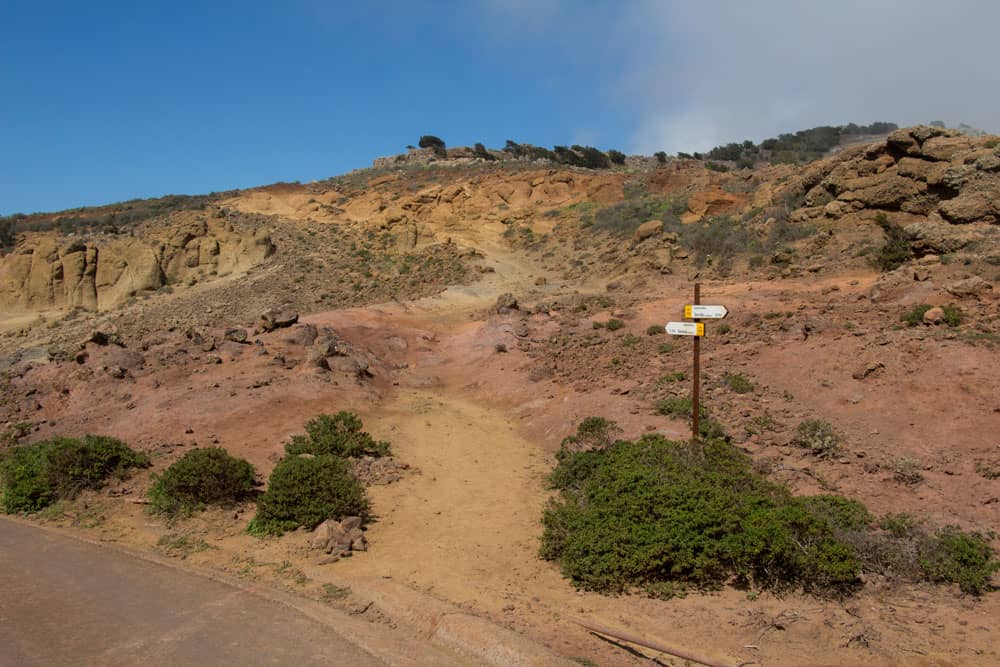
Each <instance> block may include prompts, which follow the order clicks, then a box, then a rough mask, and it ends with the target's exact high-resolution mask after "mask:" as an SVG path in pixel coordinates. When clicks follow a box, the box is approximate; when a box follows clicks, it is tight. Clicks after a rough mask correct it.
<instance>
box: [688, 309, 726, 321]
mask: <svg viewBox="0 0 1000 667" xmlns="http://www.w3.org/2000/svg"><path fill="white" fill-rule="evenodd" d="M728 314H729V310H728V309H727V308H726V307H725V306H702V305H695V306H684V317H689V318H691V319H692V320H721V319H722V318H723V317H725V316H726V315H728Z"/></svg>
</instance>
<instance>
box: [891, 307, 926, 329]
mask: <svg viewBox="0 0 1000 667" xmlns="http://www.w3.org/2000/svg"><path fill="white" fill-rule="evenodd" d="M931 308H933V306H931V305H930V304H928V303H920V304H917V305H916V306H914V307H913V308H911V309H910V310H908V311H906V312H905V313H903V314H902V315H900V316H899V321H900V322H905V323H906V326H908V327H915V326H917V325H918V324H923V322H924V313H926V312H927V311H928V310H930V309H931Z"/></svg>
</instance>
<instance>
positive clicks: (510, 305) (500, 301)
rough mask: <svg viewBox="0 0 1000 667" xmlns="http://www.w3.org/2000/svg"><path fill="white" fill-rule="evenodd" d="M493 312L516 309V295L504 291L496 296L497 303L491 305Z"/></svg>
mask: <svg viewBox="0 0 1000 667" xmlns="http://www.w3.org/2000/svg"><path fill="white" fill-rule="evenodd" d="M493 310H494V312H497V313H506V312H507V311H510V310H517V297H515V296H514V295H513V294H511V293H510V292H505V293H503V294H501V295H500V296H498V297H497V303H496V305H495V306H494V307H493Z"/></svg>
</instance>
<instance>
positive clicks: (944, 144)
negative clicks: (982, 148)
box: [920, 135, 972, 162]
mask: <svg viewBox="0 0 1000 667" xmlns="http://www.w3.org/2000/svg"><path fill="white" fill-rule="evenodd" d="M971 149H972V142H971V141H970V140H969V138H968V137H966V136H962V135H960V136H957V137H944V136H938V137H931V138H929V139H928V140H927V141H925V142H923V143H922V144H921V145H920V155H922V156H923V157H924V158H926V159H928V160H940V161H943V162H947V161H948V160H950V159H952V158H953V157H955V155H957V154H958V153H961V152H964V151H968V150H971Z"/></svg>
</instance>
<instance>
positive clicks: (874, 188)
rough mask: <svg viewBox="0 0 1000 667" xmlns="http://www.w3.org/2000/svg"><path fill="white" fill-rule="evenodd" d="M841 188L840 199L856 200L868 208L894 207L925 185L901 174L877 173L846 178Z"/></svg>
mask: <svg viewBox="0 0 1000 667" xmlns="http://www.w3.org/2000/svg"><path fill="white" fill-rule="evenodd" d="M843 188H844V191H843V192H841V193H840V195H839V196H838V199H840V200H841V201H846V202H858V203H860V204H863V205H864V206H865V207H868V208H884V209H896V208H899V207H900V205H902V204H903V202H905V201H907V200H909V199H912V198H914V197H916V196H917V195H919V194H921V193H922V192H924V191H926V189H927V186H926V184H924V183H921V182H920V181H914V180H912V179H909V178H903V177H902V176H896V175H894V174H879V175H877V176H863V177H861V178H850V179H847V180H845V181H844V182H843Z"/></svg>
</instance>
